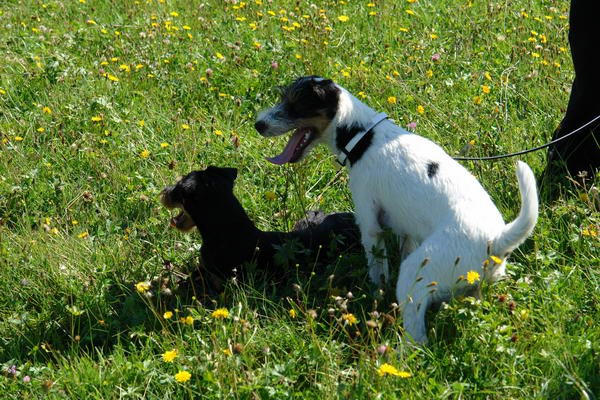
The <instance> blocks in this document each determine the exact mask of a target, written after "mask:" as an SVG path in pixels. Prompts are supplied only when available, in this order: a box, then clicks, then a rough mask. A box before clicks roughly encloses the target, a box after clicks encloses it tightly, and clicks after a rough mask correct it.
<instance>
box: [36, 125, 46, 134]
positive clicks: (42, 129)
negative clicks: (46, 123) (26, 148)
mask: <svg viewBox="0 0 600 400" xmlns="http://www.w3.org/2000/svg"><path fill="white" fill-rule="evenodd" d="M36 131H38V132H39V133H44V132H46V128H43V127H41V126H40V127H39V128H37V129H36Z"/></svg>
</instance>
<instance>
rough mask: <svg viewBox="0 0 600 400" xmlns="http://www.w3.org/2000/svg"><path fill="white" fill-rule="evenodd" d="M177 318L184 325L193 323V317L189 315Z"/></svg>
mask: <svg viewBox="0 0 600 400" xmlns="http://www.w3.org/2000/svg"><path fill="white" fill-rule="evenodd" d="M179 320H180V321H181V322H182V323H184V324H186V325H189V326H192V325H194V317H192V316H191V315H188V316H187V317H181V318H180V319H179Z"/></svg>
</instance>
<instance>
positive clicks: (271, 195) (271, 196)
mask: <svg viewBox="0 0 600 400" xmlns="http://www.w3.org/2000/svg"><path fill="white" fill-rule="evenodd" d="M265 198H266V199H267V200H269V201H273V200H275V199H276V198H277V195H276V194H275V192H273V191H270V190H268V191H266V192H265Z"/></svg>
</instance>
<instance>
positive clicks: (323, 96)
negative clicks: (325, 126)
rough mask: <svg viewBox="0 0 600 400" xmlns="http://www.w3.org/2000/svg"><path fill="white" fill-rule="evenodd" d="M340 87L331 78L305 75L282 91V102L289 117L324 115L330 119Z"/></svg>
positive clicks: (334, 111)
mask: <svg viewBox="0 0 600 400" xmlns="http://www.w3.org/2000/svg"><path fill="white" fill-rule="evenodd" d="M339 92H340V89H339V88H338V87H337V86H335V84H334V83H333V81H332V80H331V79H321V78H319V77H317V76H306V77H302V78H298V79H296V81H294V83H292V84H291V85H289V86H287V87H286V88H284V89H283V91H282V95H281V97H282V99H281V101H282V103H283V104H285V112H286V114H287V118H289V119H302V118H311V117H316V116H318V115H325V116H326V117H327V118H329V119H331V118H333V116H334V115H335V113H336V112H337V108H338V101H339Z"/></svg>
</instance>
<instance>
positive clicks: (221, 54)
mask: <svg viewBox="0 0 600 400" xmlns="http://www.w3.org/2000/svg"><path fill="white" fill-rule="evenodd" d="M567 13H568V2H566V1H551V0H536V1H525V0H515V1H510V2H508V1H486V2H483V1H466V0H439V1H434V0H408V1H406V0H403V1H391V0H390V1H387V0H385V1H377V2H373V3H370V2H368V1H367V0H364V1H353V0H347V1H323V2H315V4H311V3H309V2H300V1H298V2H297V1H288V0H285V1H273V2H271V1H267V0H256V1H255V0H248V1H246V2H241V1H237V2H236V1H216V0H209V1H206V2H200V1H184V0H181V1H167V0H165V1H163V0H160V1H155V0H148V1H145V0H139V1H131V0H123V1H96V0H79V1H77V0H68V1H67V0H65V1H58V0H47V1H36V0H30V1H17V0H13V1H10V0H8V1H3V2H0V54H1V57H2V62H1V63H0V292H1V293H3V295H2V296H0V369H1V371H2V372H1V373H0V393H2V395H0V397H2V398H10V399H13V398H14V399H27V398H72V399H112V398H127V399H136V398H160V399H170V398H252V399H257V398H273V399H282V398H326V399H329V398H357V399H358V398H381V399H389V398H406V399H458V398H467V399H474V398H489V399H509V398H514V399H517V398H519V399H520V398H522V399H533V398H539V399H549V398H552V399H559V398H560V399H574V398H582V399H589V398H592V399H593V398H597V396H598V395H599V393H600V324H599V323H598V321H600V290H599V287H600V251H599V250H598V249H599V248H600V246H599V244H600V243H599V239H600V236H598V232H599V231H600V212H599V209H600V199H599V195H598V191H597V190H596V189H594V188H590V187H587V186H585V185H582V184H580V183H578V182H577V181H576V180H575V181H573V183H572V184H570V185H568V186H566V187H565V188H564V190H563V193H562V196H561V197H560V198H558V199H557V200H555V201H552V202H543V203H542V205H541V213H540V219H539V223H538V226H537V228H536V230H535V233H534V235H533V236H532V238H531V239H530V240H528V241H527V242H526V243H525V245H523V246H521V248H520V249H519V250H518V251H516V252H515V254H514V255H513V256H512V258H511V260H510V263H509V266H508V277H507V279H506V280H504V281H502V282H499V283H497V284H494V285H487V286H484V287H483V297H482V299H481V300H475V299H473V298H464V299H456V300H454V301H452V302H451V303H450V304H448V305H447V306H445V307H442V309H441V310H440V311H439V312H437V313H431V314H430V315H429V318H428V321H429V326H430V331H429V337H430V339H431V342H430V344H429V345H428V346H427V347H424V348H413V347H408V346H406V345H404V344H403V342H402V337H401V325H402V321H401V320H400V318H398V315H397V312H396V310H395V308H394V305H393V304H392V303H393V301H394V298H393V293H392V292H393V290H387V291H385V292H384V293H379V294H377V295H373V288H372V287H371V286H370V285H369V284H368V282H367V278H366V274H367V270H366V266H364V265H361V266H360V267H358V268H357V267H356V266H354V267H352V268H350V266H349V265H345V264H343V263H341V264H340V265H336V266H332V268H333V269H334V270H335V276H334V277H333V278H329V277H328V276H305V275H303V274H300V273H299V274H298V279H297V280H295V281H294V282H293V283H294V284H296V285H297V286H292V285H290V287H289V288H279V290H273V288H272V287H270V286H269V285H268V284H265V283H264V282H256V284H252V285H250V284H248V285H242V284H239V283H235V282H233V283H231V284H230V285H228V287H227V289H226V290H225V291H224V293H222V294H221V295H219V296H217V297H215V298H213V299H210V300H204V299H203V300H202V301H200V299H197V298H195V297H192V296H191V295H189V294H188V293H184V291H183V290H182V289H181V288H178V287H177V286H178V285H177V281H178V279H180V278H181V277H182V276H183V274H185V273H189V272H190V271H192V270H193V269H194V268H195V267H196V266H197V265H198V249H199V244H200V238H199V236H198V235H197V234H191V235H187V236H186V235H182V234H180V233H178V232H175V231H173V230H172V229H169V227H168V219H169V212H168V210H166V209H164V208H163V207H162V206H161V205H160V203H159V201H158V193H159V192H160V190H161V189H162V187H163V186H164V185H166V184H170V183H172V182H173V181H174V180H175V179H176V177H177V176H178V175H182V174H185V173H187V172H189V171H190V170H192V169H198V168H203V167H206V166H207V165H210V164H213V165H219V166H235V167H237V168H238V170H239V177H238V179H237V185H236V189H235V191H236V194H237V196H238V197H239V198H240V200H241V202H242V204H243V205H244V207H245V208H246V209H247V210H248V213H249V214H250V216H251V217H252V218H253V219H254V220H255V221H256V223H257V225H258V226H259V227H261V228H264V229H289V228H290V227H291V225H292V223H293V221H295V220H297V219H299V218H301V217H302V216H303V213H304V211H305V210H308V209H317V208H320V209H322V210H324V211H328V212H329V211H334V210H335V211H347V210H351V209H352V202H351V198H350V195H349V192H348V188H347V180H346V172H345V171H343V170H339V169H338V168H337V167H336V164H335V163H334V162H333V161H332V157H331V156H330V155H329V154H328V153H327V151H326V149H318V150H317V151H315V152H313V153H312V154H313V156H312V157H310V159H309V160H307V161H306V162H303V163H301V164H300V165H295V166H291V167H290V166H288V167H277V166H275V165H271V164H269V163H268V162H266V161H265V159H264V158H265V156H272V155H274V154H276V153H277V152H278V151H279V149H281V148H282V147H283V146H284V142H285V140H284V139H282V138H279V139H270V140H266V139H263V138H261V137H259V135H258V134H257V133H256V132H255V131H254V129H253V123H254V119H255V116H256V114H257V112H258V111H259V110H261V109H262V108H265V107H267V106H269V105H271V104H272V103H273V102H274V101H275V100H276V99H277V96H278V92H277V89H276V88H277V87H278V86H280V85H284V84H286V83H289V82H290V81H291V80H293V79H294V78H295V77H297V76H301V75H307V74H318V75H321V76H327V77H330V78H332V79H334V80H335V81H336V82H338V83H340V84H342V85H343V86H345V87H346V88H348V89H349V90H351V91H352V92H354V93H357V94H358V96H360V97H362V98H363V100H364V101H365V102H366V103H367V104H369V105H370V106H372V107H373V108H375V109H378V110H381V111H385V112H386V113H387V114H388V115H389V116H390V117H391V118H393V119H394V120H396V121H397V122H398V123H399V124H401V125H404V126H408V125H409V124H410V126H412V127H413V128H412V129H413V130H414V131H416V132H418V133H419V134H421V135H424V136H426V137H428V138H431V139H432V140H434V141H436V142H438V143H439V144H441V145H442V146H443V147H444V148H445V149H446V150H447V151H448V152H449V153H450V154H458V153H459V152H460V151H461V150H462V151H465V150H469V153H468V154H469V155H473V156H475V155H492V154H498V153H504V152H510V151H515V150H521V149H523V148H528V147H532V146H535V145H540V144H543V143H544V142H546V141H548V140H549V138H550V137H551V134H552V131H553V129H554V128H555V127H556V125H557V124H558V122H559V121H560V119H561V117H562V115H563V112H564V108H565V106H566V103H567V99H568V92H569V89H570V84H571V82H572V79H573V71H572V66H571V61H570V56H569V50H568V43H567V33H568V19H567ZM522 159H523V160H524V161H526V162H527V163H529V164H530V165H531V166H532V168H533V169H534V170H535V171H536V173H537V174H540V173H541V171H542V170H543V167H544V162H545V152H543V151H540V152H536V153H532V154H530V155H527V156H525V157H523V158H522ZM465 165H466V166H467V168H469V169H470V170H471V171H472V172H473V174H474V175H476V176H477V177H478V178H479V179H480V180H481V181H482V182H483V184H484V186H485V187H486V188H487V189H488V190H489V192H490V194H491V196H492V198H493V199H494V201H495V202H496V203H497V204H498V206H499V208H500V210H501V211H502V213H503V215H505V218H506V219H507V220H508V219H512V218H514V217H515V215H516V213H517V211H518V208H519V199H518V190H517V187H516V178H515V176H514V162H513V161H511V160H506V161H501V162H494V163H491V162H481V163H466V164H465ZM257 280H258V279H257ZM148 285H149V286H148ZM294 289H295V290H294ZM349 292H350V293H351V294H348V293H349ZM594 321H596V322H594Z"/></svg>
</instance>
